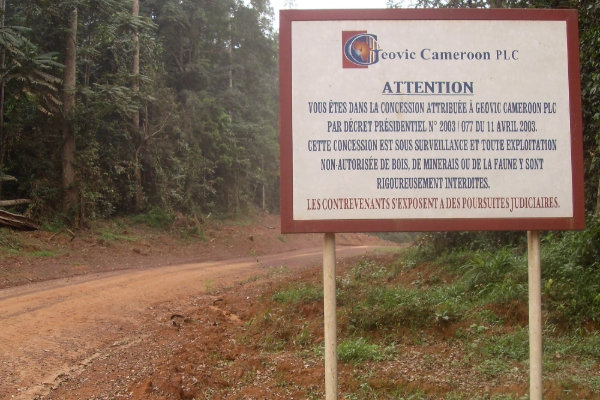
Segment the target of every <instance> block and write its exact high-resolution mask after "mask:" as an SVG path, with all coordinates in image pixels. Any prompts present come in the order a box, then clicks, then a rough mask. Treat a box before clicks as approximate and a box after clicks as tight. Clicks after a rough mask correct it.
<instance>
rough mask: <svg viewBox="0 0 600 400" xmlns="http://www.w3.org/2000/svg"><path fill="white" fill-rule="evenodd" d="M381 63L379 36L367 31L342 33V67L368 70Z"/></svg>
mask: <svg viewBox="0 0 600 400" xmlns="http://www.w3.org/2000/svg"><path fill="white" fill-rule="evenodd" d="M378 61H379V45H378V44H377V36H376V35H373V34H371V33H367V31H342V67H343V68H368V67H369V65H373V64H375V63H377V62H378Z"/></svg>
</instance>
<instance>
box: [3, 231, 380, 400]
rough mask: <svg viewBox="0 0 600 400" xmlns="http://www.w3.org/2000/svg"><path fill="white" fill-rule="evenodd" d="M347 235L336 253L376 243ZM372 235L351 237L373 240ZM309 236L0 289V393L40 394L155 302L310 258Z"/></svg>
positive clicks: (317, 258) (315, 254)
mask: <svg viewBox="0 0 600 400" xmlns="http://www.w3.org/2000/svg"><path fill="white" fill-rule="evenodd" d="M277 233H278V232H277ZM275 234H276V233H273V235H275ZM240 237H243V238H244V240H247V238H246V236H244V235H240ZM363 237H364V236H363ZM347 239H348V238H347ZM352 239H353V238H349V240H346V243H344V244H346V246H338V248H337V256H338V257H339V258H343V257H349V256H356V255H360V254H364V253H365V252H367V251H369V250H371V249H374V248H375V247H376V246H372V245H371V246H368V245H362V246H351V244H352V243H350V242H352V241H353V240H352ZM372 239H374V240H364V239H362V240H355V241H354V242H355V244H360V242H365V241H366V242H373V243H377V242H378V240H377V239H375V238H372ZM314 242H315V241H314V240H313V241H305V243H306V245H310V246H311V248H308V249H307V248H304V249H300V250H295V251H288V252H285V253H280V254H268V253H269V251H268V249H266V247H263V248H262V249H261V251H260V254H266V255H260V256H252V257H242V258H232V259H227V260H221V261H206V262H198V263H187V264H180V265H169V266H160V267H151V268H143V266H142V268H137V269H129V270H119V271H114V272H100V273H95V274H87V275H83V276H81V275H80V276H72V277H69V278H61V279H56V280H52V281H46V282H39V283H33V284H28V285H23V286H17V287H11V288H6V289H2V290H0V322H1V324H2V325H1V326H2V327H1V328H0V360H1V361H0V398H1V399H11V398H14V399H33V398H45V397H46V396H48V395H49V393H51V390H52V389H55V388H56V387H57V385H58V384H59V383H60V382H61V381H64V380H65V379H69V377H73V376H77V375H78V374H79V373H80V372H82V371H83V370H84V369H85V368H86V367H87V366H89V365H91V364H92V363H94V362H95V360H96V359H97V358H98V357H99V356H100V354H101V352H102V350H103V349H106V348H109V347H111V346H119V345H122V344H123V343H124V342H127V340H128V339H127V338H129V337H130V335H131V333H132V332H134V331H136V332H139V330H138V328H139V325H140V321H141V320H142V319H143V318H144V317H145V316H146V315H147V314H148V313H151V310H152V309H153V306H154V305H156V304H158V303H164V302H172V303H175V304H176V303H177V301H179V300H180V299H187V298H189V297H190V296H197V295H200V294H202V293H205V294H206V292H207V291H210V290H211V288H214V287H221V286H231V285H233V284H234V283H236V282H240V281H243V280H248V279H251V278H252V277H256V276H257V275H261V274H265V273H267V272H268V271H269V269H270V268H272V267H281V266H286V267H287V268H289V269H293V268H297V267H301V266H308V265H315V264H318V263H320V262H321V257H322V249H321V248H320V247H314V246H315V244H316V243H314ZM317 243H318V242H317ZM228 244H229V242H228ZM380 244H384V242H383V241H380ZM213 247H214V246H213ZM230 247H231V246H230ZM298 247H301V246H298ZM273 252H274V251H273ZM215 258H217V257H215ZM148 260H149V261H148V264H150V265H151V261H150V258H148ZM115 261H118V260H115ZM161 261H163V262H164V257H163V259H161ZM106 269H108V268H106ZM96 361H97V360H96Z"/></svg>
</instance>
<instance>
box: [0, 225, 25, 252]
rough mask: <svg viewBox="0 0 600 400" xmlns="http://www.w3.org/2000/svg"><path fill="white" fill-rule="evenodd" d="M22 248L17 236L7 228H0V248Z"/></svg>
mask: <svg viewBox="0 0 600 400" xmlns="http://www.w3.org/2000/svg"><path fill="white" fill-rule="evenodd" d="M22 248H23V243H22V242H21V240H20V239H19V236H18V235H16V234H15V232H13V231H12V230H10V229H8V228H0V250H2V251H10V252H18V251H21V249H22Z"/></svg>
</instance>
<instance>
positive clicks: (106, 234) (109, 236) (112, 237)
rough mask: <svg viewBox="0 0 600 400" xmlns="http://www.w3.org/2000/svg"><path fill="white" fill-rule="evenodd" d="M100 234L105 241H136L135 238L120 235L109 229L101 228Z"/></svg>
mask: <svg viewBox="0 0 600 400" xmlns="http://www.w3.org/2000/svg"><path fill="white" fill-rule="evenodd" d="M99 233H100V236H101V238H102V240H103V241H104V242H116V241H124V242H135V239H134V238H132V237H129V236H126V235H120V234H118V233H114V232H111V231H109V230H107V229H100V230H99Z"/></svg>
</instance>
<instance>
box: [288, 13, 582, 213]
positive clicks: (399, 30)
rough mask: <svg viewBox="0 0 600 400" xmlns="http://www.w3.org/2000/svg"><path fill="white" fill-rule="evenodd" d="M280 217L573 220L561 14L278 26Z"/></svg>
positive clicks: (566, 69) (306, 22)
mask: <svg viewBox="0 0 600 400" xmlns="http://www.w3.org/2000/svg"><path fill="white" fill-rule="evenodd" d="M290 40H291V54H292V58H291V88H292V90H291V115H292V120H291V130H292V170H293V207H292V210H293V211H292V214H293V220H296V221H314V220H332V219H335V220H337V219H341V220H386V219H394V220H411V219H471V218H484V219H486V218H489V219H504V218H508V219H512V218H572V217H573V215H574V207H575V205H574V196H573V169H572V165H573V164H572V153H573V149H572V136H571V134H572V132H571V107H570V98H569V93H570V86H569V85H570V83H569V62H568V61H569V56H568V53H567V49H568V45H567V23H566V22H565V21H560V20H559V21H556V20H550V21H547V20H531V21H523V20H518V21H515V20H435V19H432V20H335V21H321V20H298V21H292V22H291V33H290Z"/></svg>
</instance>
